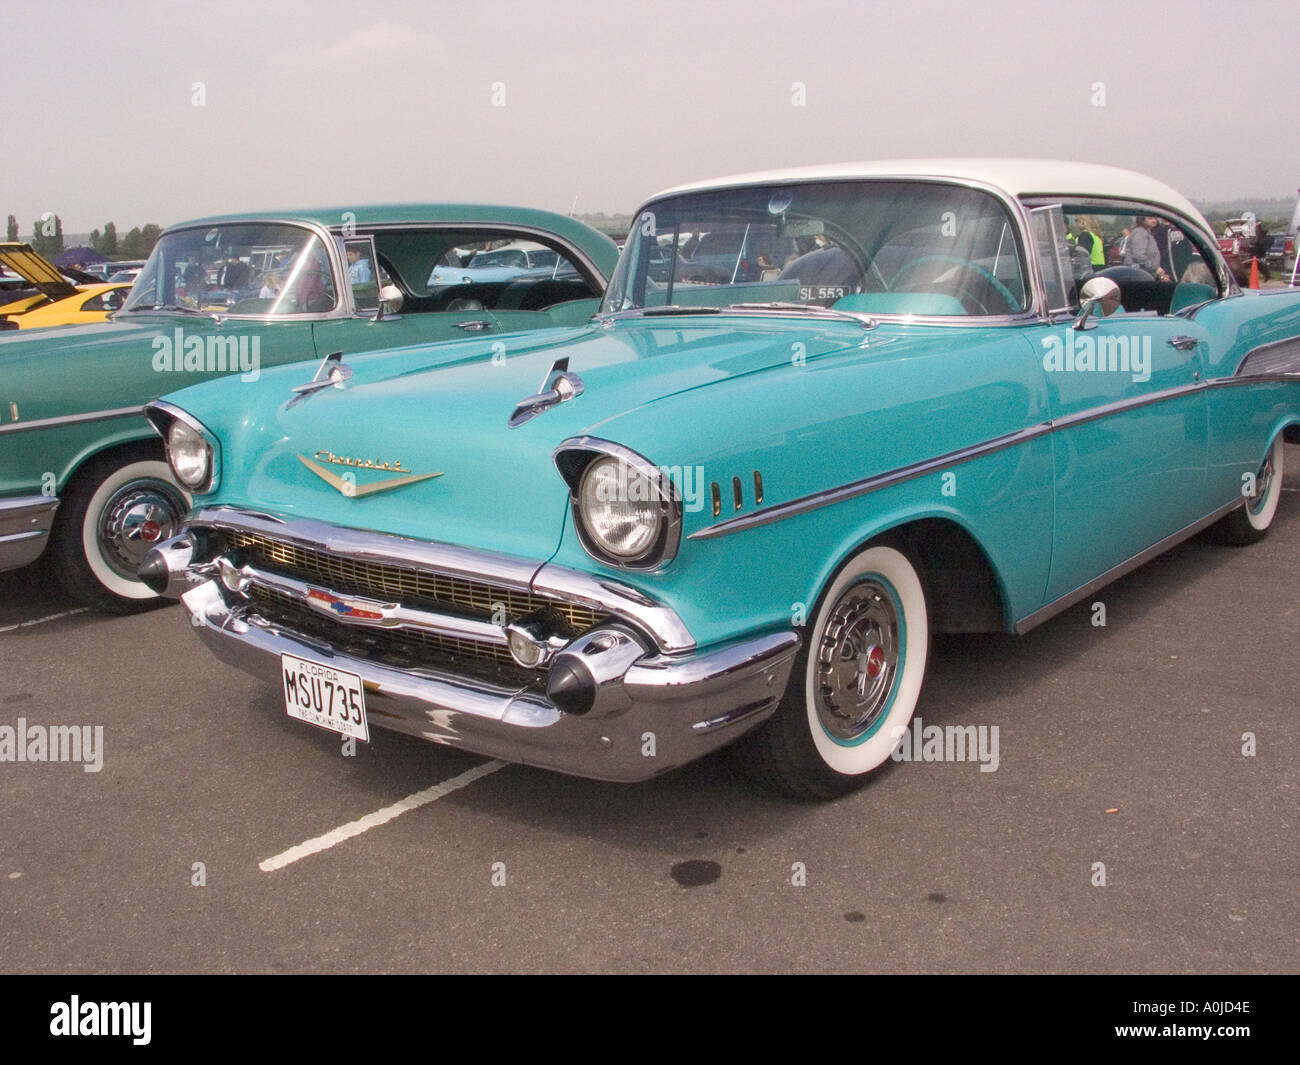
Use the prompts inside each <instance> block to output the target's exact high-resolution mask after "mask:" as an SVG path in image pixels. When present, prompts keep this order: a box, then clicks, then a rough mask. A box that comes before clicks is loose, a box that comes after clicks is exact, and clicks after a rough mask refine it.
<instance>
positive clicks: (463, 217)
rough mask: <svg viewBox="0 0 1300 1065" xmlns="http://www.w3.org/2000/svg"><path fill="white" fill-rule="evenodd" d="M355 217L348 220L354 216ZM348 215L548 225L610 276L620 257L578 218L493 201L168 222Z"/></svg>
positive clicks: (388, 220) (374, 221) (381, 220)
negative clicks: (490, 202)
mask: <svg viewBox="0 0 1300 1065" xmlns="http://www.w3.org/2000/svg"><path fill="white" fill-rule="evenodd" d="M349 215H350V216H352V217H351V218H348V216H349ZM345 218H348V221H351V223H352V224H353V225H356V226H360V227H362V228H366V227H368V226H375V225H391V224H399V225H412V224H418V223H421V222H441V223H446V222H473V223H483V222H499V223H503V224H506V225H519V226H529V227H534V228H537V229H544V230H547V231H549V232H552V233H555V234H556V235H557V236H559V237H561V238H563V239H565V240H567V241H569V242H570V243H572V244H575V245H577V246H578V247H580V248H582V250H583V251H585V252H586V253H587V254H588V255H589V256H590V257H591V259H592V261H593V262H595V263H596V265H597V266H599V267H600V268H601V269H602V270H603V271H604V272H605V274H606V276H608V275H609V274H610V273H611V272H612V271H613V269H614V262H615V260H616V259H617V258H618V248H617V246H616V245H615V244H614V242H613V241H612V240H610V238H609V237H607V236H605V234H603V233H601V232H599V231H598V230H595V229H592V228H591V226H589V225H586V224H585V223H583V222H579V221H578V220H577V219H576V218H570V217H568V216H567V215H562V214H556V213H555V212H553V211H543V210H540V209H538V208H534V207H519V206H513V207H511V206H504V205H500V204H487V203H389V204H369V205H363V206H357V205H356V204H349V205H347V206H341V207H312V208H301V207H299V208H291V209H285V210H279V211H241V212H240V213H238V214H225V215H211V216H209V217H206V218H195V219H192V220H190V221H188V222H179V223H177V224H176V225H172V226H168V227H167V231H168V232H170V231H172V230H175V229H188V228H191V227H193V226H198V225H215V224H217V223H230V222H265V221H273V220H280V221H283V220H294V221H302V222H315V223H316V224H318V225H322V226H325V227H327V228H329V229H338V228H340V227H342V226H343V224H344V220H345Z"/></svg>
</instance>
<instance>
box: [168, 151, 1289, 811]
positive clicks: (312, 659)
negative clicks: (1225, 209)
mask: <svg viewBox="0 0 1300 1065" xmlns="http://www.w3.org/2000/svg"><path fill="white" fill-rule="evenodd" d="M1097 241H1100V242H1102V243H1101V245H1100V248H1099V249H1098V250H1102V249H1106V248H1118V249H1120V250H1119V251H1117V253H1116V255H1115V256H1113V257H1108V256H1107V255H1100V256H1096V257H1095V258H1094V255H1093V251H1092V249H1093V246H1094V244H1095V242H1097ZM1111 258H1113V259H1114V260H1115V261H1113V262H1112V261H1111ZM148 413H149V417H150V418H151V419H152V420H153V422H154V424H155V425H156V427H157V428H158V430H159V432H160V433H161V434H162V435H163V436H164V437H165V438H166V439H167V440H168V453H169V457H170V461H171V464H172V467H173V469H174V470H175V471H176V473H177V476H178V477H179V478H180V479H181V481H182V482H183V483H185V484H186V485H187V486H188V489H189V491H190V492H191V493H192V494H193V497H194V501H195V509H194V511H193V512H192V513H191V514H190V516H189V518H188V520H187V521H186V523H185V525H184V528H183V530H182V531H181V532H180V534H179V535H178V536H177V537H175V538H174V539H171V540H169V541H168V542H166V543H165V544H162V545H160V546H159V547H158V548H156V549H155V550H154V551H153V552H151V554H150V556H149V558H148V560H147V561H146V563H145V565H144V567H143V569H142V577H143V579H145V580H146V581H147V582H148V583H149V584H150V586H151V587H153V588H155V589H156V590H157V591H158V592H159V593H160V594H167V595H171V596H179V597H181V598H182V600H183V602H184V604H185V609H186V611H187V613H188V615H189V621H190V622H191V623H192V625H193V628H194V631H195V632H196V633H197V635H198V637H199V638H200V639H201V640H202V641H203V642H204V643H205V644H206V645H207V646H208V647H210V648H211V649H212V651H213V652H215V653H216V654H217V655H218V656H219V657H221V658H223V659H225V660H227V661H229V662H231V663H233V664H235V665H238V666H240V667H242V668H244V669H247V670H249V671H251V672H253V673H254V674H256V675H259V676H263V677H265V678H266V680H267V682H268V684H270V685H271V686H272V688H273V689H274V690H277V691H278V692H279V695H277V696H276V699H277V701H282V703H283V706H284V709H285V712H286V713H288V714H289V715H290V716H292V717H294V718H297V719H300V720H302V721H305V722H309V723H311V724H314V725H317V726H320V727H322V728H326V729H332V730H334V731H335V732H337V733H340V734H342V735H345V736H351V737H354V738H356V739H366V738H368V736H369V734H370V733H369V730H370V729H371V728H372V727H379V728H388V729H395V730H398V731H400V732H405V733H409V734H411V735H415V736H419V737H422V738H425V739H428V740H431V741H433V742H435V743H440V744H446V745H450V746H453V747H458V748H461V749H464V750H467V751H473V752H478V753H481V754H484V755H490V756H493V757H498V758H503V759H508V760H514V761H518V762H524V763H529V764H533V765H537V766H544V767H548V768H550V769H555V770H559V771H563V772H567V773H572V774H577V775H581V776H588V777H596V778H603V779H609V780H620V781H634V780H640V779H644V778H648V777H651V776H654V775H656V774H659V773H662V772H664V771H666V770H669V769H672V768H673V767H675V766H680V765H682V764H684V763H686V762H689V761H691V760H692V759H695V758H698V757H699V756H700V755H702V754H704V753H706V752H709V751H712V750H714V749H715V748H720V747H723V746H724V745H732V750H733V751H734V752H735V755H736V757H737V758H738V759H739V761H740V762H741V764H742V765H744V766H746V767H747V768H748V769H749V770H750V771H752V772H753V773H754V775H755V776H756V777H757V778H758V779H760V780H761V781H763V782H765V783H767V784H770V785H772V786H773V787H775V788H777V789H779V790H781V791H783V792H785V793H786V794H789V795H791V796H794V797H798V798H807V799H826V798H831V797H834V796H837V795H840V794H843V793H845V792H847V791H849V790H851V789H853V788H856V787H858V786H859V785H861V784H862V783H863V781H864V780H865V779H866V778H867V776H868V775H869V774H870V773H871V771H872V770H874V769H876V768H877V767H879V766H881V765H882V764H884V763H885V762H886V761H887V760H889V759H890V756H891V753H892V752H893V751H894V749H895V747H896V746H897V745H898V744H899V743H900V742H901V739H900V738H901V737H904V736H905V730H906V729H907V726H908V722H909V720H910V719H911V718H912V715H913V711H914V709H915V708H916V706H917V700H918V698H919V697H920V693H921V687H922V681H923V679H924V677H925V674H926V663H927V657H928V655H929V653H930V651H929V649H930V636H931V634H932V633H940V632H974V631H1012V632H1024V631H1025V630H1027V629H1030V628H1032V627H1034V626H1035V625H1038V624H1040V623H1041V622H1043V621H1044V620H1046V619H1047V618H1050V617H1051V616H1052V615H1054V614H1056V613H1057V612H1058V611H1061V610H1063V609H1065V608H1066V607H1068V606H1070V605H1071V604H1073V603H1076V602H1078V601H1079V600H1080V599H1082V598H1083V597H1086V596H1089V595H1091V594H1093V592H1094V591H1095V590H1096V589H1097V588H1099V587H1100V586H1101V585H1103V584H1105V583H1106V582H1108V581H1110V580H1113V579H1115V578H1116V577H1118V576H1119V575H1121V574H1123V573H1125V572H1127V571H1128V570H1131V569H1133V568H1134V567H1136V566H1137V565H1139V564H1140V563H1142V562H1143V561H1144V560H1146V559H1149V558H1151V557H1152V556H1153V555H1155V554H1157V553H1159V552H1161V551H1163V550H1165V549H1167V548H1169V547H1170V546H1172V545H1173V544H1175V543H1177V542H1178V541H1180V540H1182V539H1184V538H1186V537H1189V536H1192V535H1193V534H1196V533H1198V532H1200V531H1202V530H1206V531H1207V532H1209V533H1210V535H1212V536H1215V537H1217V538H1219V539H1222V540H1226V541H1230V542H1234V543H1246V542H1250V541H1252V540H1255V539H1258V538H1259V537H1261V536H1263V535H1264V534H1265V533H1266V532H1267V530H1268V528H1269V525H1270V523H1271V522H1272V521H1273V517H1274V514H1275V513H1276V511H1277V507H1278V503H1279V498H1280V492H1281V487H1280V485H1281V472H1282V457H1283V451H1284V448H1283V440H1284V439H1285V438H1287V437H1288V436H1290V437H1291V438H1293V439H1294V438H1295V434H1296V433H1297V432H1298V431H1300V294H1297V293H1289V292H1285V293H1279V294H1276V295H1271V294H1270V295H1261V294H1259V293H1246V292H1242V291H1240V290H1239V289H1238V288H1237V286H1236V284H1235V283H1234V281H1233V279H1232V276H1231V274H1230V273H1229V271H1228V268H1227V265H1226V264H1225V262H1224V261H1223V258H1222V256H1221V255H1220V253H1219V251H1218V248H1217V245H1216V243H1215V239H1214V237H1213V235H1212V234H1211V232H1210V230H1209V228H1208V227H1207V225H1206V223H1205V220H1204V219H1203V218H1202V217H1201V215H1200V214H1199V213H1198V212H1197V210H1196V209H1195V208H1194V207H1193V206H1192V204H1190V203H1189V202H1188V201H1187V200H1186V199H1185V198H1184V197H1182V196H1181V195H1179V194H1178V193H1177V192H1175V191H1174V190H1173V189H1170V188H1168V187H1167V186H1165V185H1163V184H1161V183H1159V182H1156V181H1153V180H1151V179H1149V178H1145V177H1142V176H1140V175H1138V174H1134V173H1130V172H1127V171H1122V170H1116V169H1112V168H1108V167H1100V166H1088V165H1078V164H1072V163H1055V162H1047V161H1032V160H965V161H962V160H957V161H951V160H949V161H934V160H929V161H926V160H921V161H911V162H902V163H869V164H862V165H857V166H835V167H824V168H816V169H806V170H795V171H788V172H780V173H771V174H758V175H753V176H747V177H742V178H736V179H731V180H725V181H714V182H707V183H703V184H700V185H694V186H690V187H685V188H680V189H676V190H673V191H670V192H666V193H663V194H661V195H659V196H656V197H655V198H654V199H652V200H651V201H650V202H649V203H647V204H646V205H645V206H644V207H643V208H642V209H641V211H639V212H638V213H637V215H636V216H635V221H634V223H633V226H632V228H631V232H630V234H629V236H628V240H627V244H626V246H625V248H624V251H623V254H622V257H621V259H620V260H619V264H618V267H617V269H616V271H615V274H614V277H613V279H612V281H611V283H610V286H609V288H608V291H607V292H606V294H605V297H604V302H603V304H602V306H601V310H600V313H599V315H598V316H597V317H596V318H595V319H594V320H592V321H591V322H590V323H588V324H583V325H581V326H577V327H574V328H571V329H567V330H560V331H550V332H544V333H535V334H531V335H518V336H514V337H509V338H503V339H502V340H501V341H500V342H499V343H498V344H493V343H491V342H489V341H485V340H483V339H478V338H474V339H467V340H464V341H461V342H459V343H452V344H442V345H438V346H433V347H419V348H408V349H405V350H403V351H399V352H391V353H386V354H366V355H359V356H355V357H347V358H345V359H339V358H333V359H327V360H325V361H324V362H323V363H322V364H321V366H320V367H319V368H318V369H317V371H316V373H315V374H314V375H313V374H309V373H307V372H306V371H305V369H304V368H300V367H294V368H290V369H285V370H274V371H270V372H267V373H264V374H263V375H262V378H261V380H260V381H259V382H258V383H257V384H256V385H255V386H240V385H238V384H237V383H236V382H234V381H225V382H220V383H214V384H208V385H201V386H199V387H196V388H193V389H189V390H186V391H184V392H180V393H178V394H176V395H172V396H169V397H167V398H165V399H164V400H162V401H159V402H157V403H155V404H153V405H152V406H151V407H150V408H149V412H148Z"/></svg>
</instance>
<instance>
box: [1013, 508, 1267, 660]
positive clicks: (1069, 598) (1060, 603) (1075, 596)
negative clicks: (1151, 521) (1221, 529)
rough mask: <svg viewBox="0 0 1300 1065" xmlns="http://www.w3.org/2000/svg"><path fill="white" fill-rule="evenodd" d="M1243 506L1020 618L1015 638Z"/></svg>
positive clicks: (1217, 514) (1186, 530)
mask: <svg viewBox="0 0 1300 1065" xmlns="http://www.w3.org/2000/svg"><path fill="white" fill-rule="evenodd" d="M1243 502H1244V500H1241V499H1234V500H1233V501H1232V502H1231V503H1225V504H1224V505H1223V506H1221V507H1220V508H1219V509H1218V510H1216V511H1214V512H1213V513H1211V514H1207V515H1206V516H1205V517H1203V518H1201V519H1199V520H1198V521H1194V522H1192V523H1191V524H1190V525H1186V526H1184V527H1183V528H1181V529H1179V530H1178V531H1177V532H1176V533H1172V534H1170V535H1169V536H1166V537H1165V538H1164V539H1163V540H1160V541H1158V542H1157V543H1154V544H1152V545H1151V546H1150V547H1148V548H1147V549H1146V550H1145V551H1139V552H1138V553H1137V554H1136V555H1134V556H1133V557H1132V558H1130V559H1127V560H1126V561H1124V562H1121V563H1120V564H1119V565H1118V566H1112V567H1111V568H1110V569H1108V570H1107V571H1106V572H1105V573H1103V574H1102V575H1101V576H1100V577H1095V578H1093V579H1092V580H1090V581H1089V582H1088V583H1087V584H1084V585H1082V586H1080V587H1078V588H1076V589H1075V590H1074V591H1072V592H1067V593H1066V594H1065V595H1063V596H1061V597H1060V598H1059V599H1054V600H1052V602H1050V603H1048V604H1047V605H1046V606H1044V607H1040V608H1039V609H1038V610H1035V611H1034V612H1033V613H1032V614H1028V615H1026V616H1025V617H1023V618H1021V619H1020V620H1019V621H1017V622H1016V627H1015V631H1016V635H1017V636H1023V635H1024V634H1025V633H1027V632H1028V631H1029V630H1030V629H1033V628H1037V627H1038V626H1039V625H1041V624H1042V623H1043V622H1044V621H1047V620H1048V619H1049V618H1052V617H1055V616H1056V615H1057V614H1059V613H1060V612H1061V611H1063V610H1068V609H1069V608H1070V607H1072V606H1074V605H1075V604H1076V603H1078V602H1079V601H1080V600H1082V599H1086V598H1088V596H1090V595H1092V593H1093V592H1095V591H1097V589H1099V588H1102V587H1104V586H1105V585H1107V584H1110V582H1111V581H1114V580H1118V579H1119V578H1120V577H1123V576H1125V575H1126V574H1128V573H1131V572H1132V571H1133V570H1135V569H1137V568H1138V567H1139V566H1142V565H1144V564H1145V563H1147V562H1150V561H1151V559H1153V558H1155V557H1156V556H1157V555H1161V554H1164V553H1165V552H1166V551H1168V550H1169V549H1170V548H1171V547H1177V546H1178V545H1179V544H1180V543H1182V542H1183V541H1184V540H1187V539H1190V538H1191V537H1193V536H1195V535H1196V534H1197V533H1198V532H1200V531H1201V530H1202V529H1206V528H1208V527H1209V526H1211V525H1213V524H1214V523H1215V522H1216V521H1218V520H1219V519H1220V518H1222V517H1223V516H1224V515H1225V514H1228V513H1231V512H1232V511H1234V510H1236V509H1237V508H1238V507H1239V506H1241V505H1242V503H1243Z"/></svg>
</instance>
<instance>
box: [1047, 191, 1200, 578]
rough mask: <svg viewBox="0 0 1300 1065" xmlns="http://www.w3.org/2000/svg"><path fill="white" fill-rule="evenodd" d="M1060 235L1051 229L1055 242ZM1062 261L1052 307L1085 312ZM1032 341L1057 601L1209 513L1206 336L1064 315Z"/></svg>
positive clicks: (1141, 316) (1176, 321)
mask: <svg viewBox="0 0 1300 1065" xmlns="http://www.w3.org/2000/svg"><path fill="white" fill-rule="evenodd" d="M1035 214H1037V212H1035ZM1044 221H1045V220H1044ZM1063 231H1064V230H1063V227H1058V226H1056V225H1053V226H1052V229H1051V232H1052V234H1053V238H1052V239H1053V241H1054V240H1055V236H1054V235H1055V234H1056V233H1058V232H1063ZM1039 245H1040V248H1041V247H1043V240H1042V239H1041V236H1040V241H1039ZM1064 261H1065V260H1064V255H1062V257H1061V259H1059V260H1058V262H1059V263H1061V266H1060V270H1061V272H1062V275H1063V276H1064V279H1065V280H1064V281H1063V283H1062V284H1061V285H1060V286H1059V288H1058V291H1059V292H1061V293H1062V298H1063V300H1064V302H1065V306H1064V307H1062V308H1056V309H1068V310H1070V311H1077V308H1078V301H1077V298H1070V297H1069V296H1068V293H1069V290H1070V289H1071V288H1072V282H1071V280H1070V277H1069V271H1068V267H1066V266H1064ZM1049 265H1050V264H1049ZM1045 272H1046V271H1045ZM1171 287H1172V286H1171ZM1048 288H1049V291H1051V289H1052V286H1051V285H1050V284H1049V285H1048ZM1130 302H1131V303H1134V304H1136V303H1137V300H1136V299H1131V300H1130ZM1036 340H1037V343H1038V345H1039V347H1040V349H1041V351H1042V366H1043V374H1044V379H1045V382H1046V386H1047V393H1048V397H1049V403H1050V408H1051V418H1052V424H1053V433H1052V444H1053V469H1054V483H1055V516H1054V520H1053V546H1052V565H1051V570H1050V575H1049V578H1048V589H1047V596H1046V600H1047V601H1048V602H1050V601H1052V600H1054V599H1056V598H1059V597H1060V596H1062V595H1065V594H1067V593H1069V592H1071V591H1073V590H1074V589H1076V588H1078V587H1080V586H1082V585H1084V584H1086V583H1087V582H1088V581H1090V580H1092V579H1093V578H1095V577H1097V576H1099V575H1101V574H1102V573H1105V572H1106V571H1107V570H1109V569H1111V568H1112V567H1115V566H1118V565H1120V564H1121V563H1123V562H1125V561H1126V560H1128V559H1130V558H1132V557H1133V556H1134V555H1137V554H1139V553H1141V552H1142V551H1144V550H1146V549H1147V548H1149V547H1151V546H1153V545H1154V544H1156V543H1158V542H1159V541H1161V540H1162V539H1164V538H1165V537H1167V536H1170V535H1171V534H1173V533H1175V532H1177V531H1178V530H1180V529H1182V528H1183V527H1184V526H1186V525H1188V524H1190V523H1191V522H1193V521H1195V520H1196V519H1197V518H1199V517H1201V516H1202V515H1203V513H1204V509H1205V508H1204V497H1205V478H1206V471H1205V464H1206V447H1207V440H1208V419H1207V404H1206V396H1205V389H1204V386H1203V378H1204V369H1205V365H1206V354H1207V345H1208V341H1209V336H1208V333H1207V332H1206V330H1205V329H1204V328H1202V327H1201V326H1199V325H1197V324H1196V323H1195V322H1193V321H1189V320H1187V319H1185V318H1182V317H1178V316H1173V315H1170V314H1168V313H1158V312H1157V311H1155V310H1132V311H1130V310H1127V309H1125V310H1121V311H1118V312H1116V313H1115V314H1114V315H1112V316H1111V317H1109V318H1102V317H1100V316H1099V315H1092V316H1090V317H1089V320H1088V322H1087V323H1086V327H1085V328H1082V329H1076V328H1074V322H1073V320H1071V319H1069V318H1062V319H1060V320H1059V322H1058V324H1055V325H1052V326H1044V327H1043V328H1042V329H1041V330H1040V331H1039V336H1038V337H1037V338H1036Z"/></svg>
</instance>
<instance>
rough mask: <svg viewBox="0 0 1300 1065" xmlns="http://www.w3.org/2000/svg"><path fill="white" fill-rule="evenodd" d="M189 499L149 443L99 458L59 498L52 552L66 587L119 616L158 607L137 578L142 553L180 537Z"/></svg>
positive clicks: (86, 467) (79, 472)
mask: <svg viewBox="0 0 1300 1065" xmlns="http://www.w3.org/2000/svg"><path fill="white" fill-rule="evenodd" d="M188 509H189V500H188V499H187V497H186V496H185V493H184V492H182V491H181V489H180V488H179V487H178V486H177V485H176V482H175V481H174V480H173V479H172V475H171V470H170V469H169V468H168V466H167V463H165V462H163V461H161V460H160V459H158V458H157V457H156V451H155V450H154V449H153V448H150V447H148V446H137V447H133V448H129V449H126V450H123V451H117V452H113V453H111V454H108V455H103V456H101V457H100V458H97V459H94V460H93V461H91V462H90V463H89V464H87V465H86V466H85V467H84V468H83V469H82V470H80V471H78V473H77V476H76V478H75V479H74V480H73V482H72V484H71V485H70V487H69V488H68V490H67V492H66V493H65V494H64V496H63V498H62V499H61V500H60V504H59V511H58V522H57V524H56V526H55V532H54V539H53V543H52V544H51V550H52V552H53V555H54V563H55V571H56V573H57V574H58V578H59V581H60V583H61V584H62V585H63V586H64V587H65V588H66V589H67V590H68V592H69V593H70V594H71V595H73V596H75V597H76V598H77V599H79V600H81V601H82V602H84V603H88V604H90V605H91V606H95V607H98V608H99V609H101V610H105V611H108V612H109V613H113V614H129V613H133V612H135V611H137V610H142V609H144V608H146V607H148V606H150V605H153V604H154V603H157V602H159V601H160V600H159V599H158V596H157V595H156V594H155V593H154V592H152V591H151V590H150V589H149V588H147V587H146V586H145V585H144V583H143V582H142V581H141V580H140V579H139V578H138V577H137V576H136V571H137V570H138V569H139V567H140V563H142V562H143V561H144V556H145V555H146V554H148V552H149V550H150V549H151V548H152V547H154V546H155V545H156V544H159V543H161V542H162V541H163V540H166V539H168V538H169V537H172V536H175V535H176V533H177V532H178V531H179V530H180V523H181V519H182V517H183V516H184V514H185V512H186V511H187V510H188Z"/></svg>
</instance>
